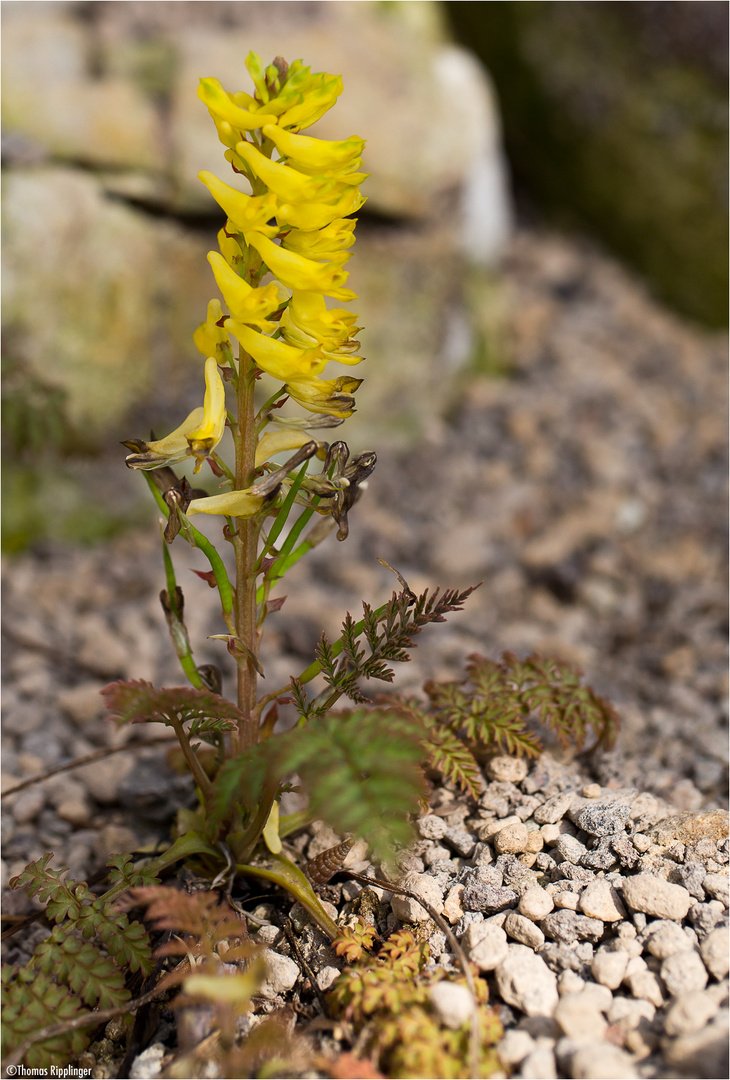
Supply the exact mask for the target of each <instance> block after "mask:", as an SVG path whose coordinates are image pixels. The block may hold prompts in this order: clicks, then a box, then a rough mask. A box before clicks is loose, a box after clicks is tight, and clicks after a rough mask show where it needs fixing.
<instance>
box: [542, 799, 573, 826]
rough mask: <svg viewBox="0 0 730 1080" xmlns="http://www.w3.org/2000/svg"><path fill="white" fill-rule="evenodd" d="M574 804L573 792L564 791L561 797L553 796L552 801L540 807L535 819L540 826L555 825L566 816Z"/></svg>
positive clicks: (549, 800)
mask: <svg viewBox="0 0 730 1080" xmlns="http://www.w3.org/2000/svg"><path fill="white" fill-rule="evenodd" d="M572 802H573V792H572V791H563V792H561V793H560V794H559V795H553V797H552V798H551V799H548V800H547V801H546V802H544V803H543V804H542V806H539V807H538V808H537V810H536V811H535V813H534V814H533V817H534V818H535V821H536V822H537V823H538V825H554V824H555V822H557V821H560V819H561V818H562V817H564V816H565V814H566V813H567V811H568V808H569V807H570V804H571V803H572Z"/></svg>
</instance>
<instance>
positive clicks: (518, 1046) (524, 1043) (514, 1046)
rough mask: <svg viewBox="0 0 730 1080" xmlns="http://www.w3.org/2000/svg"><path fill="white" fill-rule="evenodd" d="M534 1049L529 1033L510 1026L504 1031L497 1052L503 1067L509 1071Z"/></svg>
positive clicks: (533, 1042) (533, 1041)
mask: <svg viewBox="0 0 730 1080" xmlns="http://www.w3.org/2000/svg"><path fill="white" fill-rule="evenodd" d="M534 1049H535V1040H534V1039H533V1038H532V1036H531V1035H528V1033H527V1032H526V1031H520V1029H519V1028H510V1029H509V1030H508V1031H505V1033H504V1037H503V1038H502V1040H501V1042H500V1044H499V1047H498V1050H497V1052H498V1054H499V1059H500V1061H501V1062H502V1064H503V1065H504V1067H505V1068H506V1069H508V1070H510V1071H511V1070H512V1069H514V1068H516V1066H518V1065H520V1064H521V1063H522V1062H523V1061H524V1060H525V1058H526V1057H527V1056H528V1054H531V1053H532V1051H533V1050H534Z"/></svg>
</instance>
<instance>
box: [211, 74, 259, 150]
mask: <svg viewBox="0 0 730 1080" xmlns="http://www.w3.org/2000/svg"><path fill="white" fill-rule="evenodd" d="M198 97H199V98H200V100H201V101H202V102H203V104H204V105H205V107H206V108H207V110H208V112H209V113H210V115H211V116H212V117H213V119H214V120H221V121H223V122H224V123H226V124H230V126H231V127H232V128H235V129H237V130H238V131H253V130H255V129H256V128H260V127H262V126H263V125H264V124H275V123H276V122H277V117H276V116H274V115H273V114H272V113H270V112H266V111H264V110H263V109H261V111H259V112H257V111H255V110H249V109H242V108H241V107H240V105H235V104H234V102H233V98H232V95H231V94H228V93H227V92H226V91H225V90H224V89H223V87H222V86H221V84H220V82H219V81H218V79H201V80H200V85H199V86H198ZM259 108H261V107H260V106H259ZM223 141H225V140H223Z"/></svg>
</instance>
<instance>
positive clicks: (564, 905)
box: [553, 889, 580, 911]
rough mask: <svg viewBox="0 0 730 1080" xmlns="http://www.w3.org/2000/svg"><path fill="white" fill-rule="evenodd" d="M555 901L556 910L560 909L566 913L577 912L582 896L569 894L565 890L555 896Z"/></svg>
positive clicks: (573, 893)
mask: <svg viewBox="0 0 730 1080" xmlns="http://www.w3.org/2000/svg"><path fill="white" fill-rule="evenodd" d="M553 901H554V903H555V907H556V908H560V909H561V910H565V911H577V910H578V904H579V902H580V896H579V895H578V893H575V892H568V890H567V889H566V890H563V891H562V892H556V893H554V894H553Z"/></svg>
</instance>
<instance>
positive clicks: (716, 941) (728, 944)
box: [700, 926, 730, 979]
mask: <svg viewBox="0 0 730 1080" xmlns="http://www.w3.org/2000/svg"><path fill="white" fill-rule="evenodd" d="M729 954H730V930H729V929H728V927H727V926H718V927H717V929H716V930H711V931H710V933H709V934H708V935H707V937H706V938H705V940H704V941H703V942H702V944H701V945H700V956H701V957H702V959H703V961H704V964H705V967H706V968H707V970H708V971H709V973H710V975H713V976H714V977H715V978H716V979H724V978H725V976H726V975H727V973H728V967H729V966H730V955H729Z"/></svg>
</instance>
